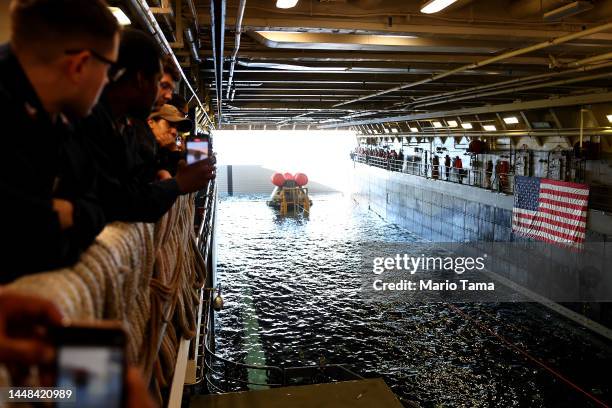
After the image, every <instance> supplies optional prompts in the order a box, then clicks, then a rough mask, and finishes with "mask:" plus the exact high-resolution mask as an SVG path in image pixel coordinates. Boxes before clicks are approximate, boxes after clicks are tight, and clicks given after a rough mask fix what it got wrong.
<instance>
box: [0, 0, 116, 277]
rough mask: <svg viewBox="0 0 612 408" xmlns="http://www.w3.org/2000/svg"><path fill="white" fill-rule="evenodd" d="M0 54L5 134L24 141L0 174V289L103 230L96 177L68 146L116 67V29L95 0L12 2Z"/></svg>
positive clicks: (75, 146)
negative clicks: (7, 38) (0, 236)
mask: <svg viewBox="0 0 612 408" xmlns="http://www.w3.org/2000/svg"><path fill="white" fill-rule="evenodd" d="M10 20H11V33H10V42H9V43H8V44H5V45H2V46H0V120H1V121H2V123H3V124H5V126H6V127H5V129H4V135H5V136H7V137H8V135H12V136H14V137H19V138H20V139H23V140H26V141H27V142H26V143H15V144H14V145H13V146H12V148H11V149H10V151H6V152H5V154H4V156H3V158H2V160H0V168H1V171H2V174H3V177H2V181H0V186H1V191H2V199H1V200H0V201H1V202H2V204H1V206H2V207H1V208H2V213H3V214H4V217H2V221H0V223H1V224H0V230H1V231H2V233H3V235H4V236H5V239H4V240H3V241H4V242H3V244H2V246H1V248H2V249H1V250H0V256H1V262H0V282H7V281H10V280H13V279H14V278H16V277H18V276H20V275H23V274H27V273H32V272H36V271H41V270H49V269H54V268H58V267H62V266H67V265H70V264H73V263H74V262H76V261H77V260H78V256H79V254H80V253H81V252H82V251H83V250H84V249H85V248H87V247H88V246H89V245H90V244H91V243H92V242H93V240H94V238H95V237H96V235H97V234H98V233H99V232H100V231H101V230H102V228H103V227H104V224H105V220H104V216H103V211H102V209H101V208H100V206H99V205H98V204H97V201H96V197H95V194H94V192H95V172H93V171H92V168H91V165H90V162H89V161H88V160H87V158H86V157H84V156H83V155H82V154H81V153H82V152H81V150H80V144H79V143H78V142H77V141H76V140H75V139H74V137H75V135H74V134H73V132H72V128H71V126H72V121H73V120H75V119H77V118H80V117H84V116H86V115H88V114H89V113H90V111H91V109H92V107H93V106H94V105H95V103H96V101H97V99H98V97H99V95H100V92H101V91H102V88H103V87H104V85H105V84H106V83H107V82H108V75H109V71H110V72H111V74H112V72H113V70H112V68H113V65H114V63H115V61H116V59H117V49H118V44H119V25H118V23H117V21H116V19H115V18H114V17H113V15H112V13H111V12H110V11H109V10H108V8H107V6H106V4H104V3H103V2H102V1H100V0H92V1H88V2H83V1H79V0H28V1H25V0H14V1H13V2H12V3H11V6H10Z"/></svg>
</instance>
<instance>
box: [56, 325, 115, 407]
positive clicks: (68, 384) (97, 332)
mask: <svg viewBox="0 0 612 408" xmlns="http://www.w3.org/2000/svg"><path fill="white" fill-rule="evenodd" d="M54 340H55V345H56V349H57V352H56V355H57V358H56V360H57V364H56V384H55V386H56V387H58V388H63V389H72V390H73V392H74V393H75V398H76V405H75V402H64V403H62V402H58V403H57V405H56V406H57V407H60V408H63V407H66V408H69V407H70V408H74V407H75V406H78V407H79V408H81V407H82V408H123V407H125V406H126V404H125V402H126V392H125V388H126V387H125V384H126V373H127V369H126V356H125V349H126V333H125V330H124V329H123V328H122V326H121V325H120V324H118V323H98V324H96V325H91V326H90V325H87V326H70V327H62V328H58V329H57V330H56V331H55V332H54Z"/></svg>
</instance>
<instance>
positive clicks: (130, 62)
mask: <svg viewBox="0 0 612 408" xmlns="http://www.w3.org/2000/svg"><path fill="white" fill-rule="evenodd" d="M160 58H161V53H160V50H159V46H158V45H157V43H156V42H155V40H154V39H153V37H151V36H150V35H149V34H146V33H145V32H143V31H140V30H136V29H133V28H128V29H125V30H123V32H122V34H121V45H120V46H119V58H118V59H117V67H118V68H124V69H125V74H123V75H122V76H121V77H120V79H119V81H122V80H128V79H129V80H131V79H133V78H134V77H135V76H136V74H137V73H139V72H141V73H143V74H144V75H146V76H153V75H155V74H157V73H159V72H160Z"/></svg>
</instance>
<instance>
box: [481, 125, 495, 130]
mask: <svg viewBox="0 0 612 408" xmlns="http://www.w3.org/2000/svg"><path fill="white" fill-rule="evenodd" d="M482 128H483V129H484V130H486V131H487V132H495V131H496V130H497V128H496V127H495V125H484V126H483V127H482Z"/></svg>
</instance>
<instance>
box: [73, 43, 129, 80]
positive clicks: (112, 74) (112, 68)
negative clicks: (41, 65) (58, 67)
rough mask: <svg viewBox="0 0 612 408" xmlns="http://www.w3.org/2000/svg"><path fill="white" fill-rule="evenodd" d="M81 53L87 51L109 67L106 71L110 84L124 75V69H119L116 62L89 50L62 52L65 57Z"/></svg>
mask: <svg viewBox="0 0 612 408" xmlns="http://www.w3.org/2000/svg"><path fill="white" fill-rule="evenodd" d="M83 51H89V53H90V54H91V56H92V57H94V58H95V59H97V60H98V61H100V62H102V63H104V64H106V65H108V66H109V70H108V80H109V81H111V82H116V81H117V80H118V79H119V78H121V76H122V75H123V74H125V68H121V67H119V66H118V65H117V61H112V60H110V59H108V58H106V57H105V56H104V55H101V54H99V53H97V52H96V51H94V50H92V49H90V48H83V49H79V50H66V51H64V52H65V53H66V54H67V55H76V54H79V53H81V52H83Z"/></svg>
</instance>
